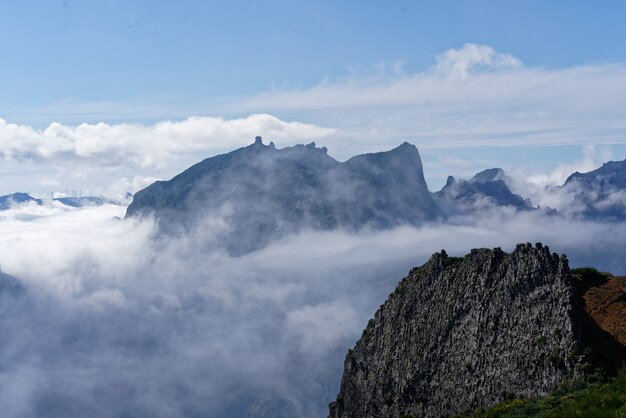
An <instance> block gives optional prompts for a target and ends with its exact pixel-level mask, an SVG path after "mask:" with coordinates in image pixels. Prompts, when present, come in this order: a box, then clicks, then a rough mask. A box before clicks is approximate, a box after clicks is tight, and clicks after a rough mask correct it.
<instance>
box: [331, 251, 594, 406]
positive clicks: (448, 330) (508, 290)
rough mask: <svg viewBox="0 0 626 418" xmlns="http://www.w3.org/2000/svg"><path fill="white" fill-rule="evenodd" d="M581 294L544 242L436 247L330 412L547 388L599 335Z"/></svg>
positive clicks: (378, 317) (352, 365) (359, 347)
mask: <svg viewBox="0 0 626 418" xmlns="http://www.w3.org/2000/svg"><path fill="white" fill-rule="evenodd" d="M580 300H581V298H580V295H578V294H577V291H576V288H575V287H574V286H573V285H572V277H571V274H570V270H569V267H568V261H567V258H566V257H565V256H558V255H557V254H552V253H550V250H549V248H548V247H546V246H542V245H541V244H537V245H536V246H534V247H533V246H531V245H530V244H520V245H518V246H517V247H516V249H515V250H514V251H513V252H512V253H511V254H507V253H504V252H503V251H502V250H500V249H499V248H496V249H493V250H490V249H477V250H472V251H471V253H470V254H468V255H466V256H465V257H463V258H457V257H449V256H447V254H446V253H445V251H442V252H441V253H437V254H434V255H433V257H432V258H431V259H430V260H429V261H428V262H427V263H426V264H424V265H423V266H422V267H419V268H414V269H412V270H411V271H410V273H409V275H408V276H407V277H406V278H404V279H403V280H402V281H401V282H400V284H399V285H398V286H397V288H396V289H395V291H394V292H393V293H392V294H391V295H390V296H389V299H388V300H387V301H386V302H385V303H384V305H382V306H381V307H380V309H379V310H378V311H377V312H376V314H375V316H374V318H373V319H372V320H370V321H369V323H368V325H367V327H366V329H365V331H364V332H363V335H362V337H361V339H360V340H359V341H358V342H357V343H356V346H355V347H354V349H352V350H350V351H349V352H348V354H347V356H346V360H345V365H344V374H343V378H342V381H341V388H340V391H339V394H338V396H337V400H336V401H335V402H333V403H332V404H331V405H330V416H331V417H398V416H401V415H414V416H418V417H422V416H427V417H434V416H442V415H454V414H459V413H461V412H462V411H464V410H466V409H468V408H469V409H474V408H479V407H489V406H492V405H494V404H496V403H497V402H499V401H502V400H503V399H504V398H506V397H508V396H511V395H515V396H523V397H539V396H543V395H547V394H548V393H550V392H551V391H553V390H554V389H556V388H557V387H558V386H559V385H560V384H561V383H562V382H563V381H564V380H566V379H569V378H572V377H573V376H575V375H576V374H578V373H579V371H578V370H579V369H580V367H578V366H577V365H579V364H581V363H582V362H584V361H585V360H586V359H585V356H584V355H582V354H580V353H582V352H583V351H582V348H583V346H585V342H584V341H585V338H586V336H588V337H589V338H595V336H594V335H591V334H589V333H588V332H587V331H586V328H585V327H584V326H583V315H584V311H583V310H582V309H581V308H580Z"/></svg>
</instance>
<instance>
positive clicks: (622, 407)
mask: <svg viewBox="0 0 626 418" xmlns="http://www.w3.org/2000/svg"><path fill="white" fill-rule="evenodd" d="M470 416H473V417H475V418H496V417H545V418H550V417H555V418H556V417H585V418H594V417H626V367H624V368H622V369H621V370H620V372H619V373H618V375H617V377H615V378H613V379H610V380H608V381H606V382H602V383H588V384H581V383H578V384H571V385H569V386H564V387H563V388H561V389H559V390H557V391H555V392H554V393H553V394H552V395H550V396H547V397H545V398H541V399H537V400H528V399H512V400H508V401H505V402H502V403H500V404H498V405H496V406H494V407H493V408H491V409H489V410H487V411H479V412H475V413H474V414H473V415H470Z"/></svg>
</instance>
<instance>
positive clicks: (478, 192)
mask: <svg viewBox="0 0 626 418" xmlns="http://www.w3.org/2000/svg"><path fill="white" fill-rule="evenodd" d="M505 179H506V175H505V174H504V171H503V170H502V169H500V168H490V169H488V170H484V171H481V172H480V173H477V174H476V175H475V176H474V177H472V178H471V179H469V180H463V179H459V180H457V179H455V178H454V177H452V176H449V177H448V180H447V181H446V185H445V186H444V187H443V188H442V189H441V190H440V191H438V192H437V193H435V198H436V199H437V202H438V203H439V204H440V206H441V207H443V208H444V209H446V211H447V212H448V213H449V214H456V213H466V212H474V211H482V210H484V209H485V208H489V207H497V206H499V207H502V206H509V207H512V208H515V209H517V210H529V209H532V204H531V203H530V201H529V200H528V199H524V198H522V197H521V196H520V195H517V194H515V193H513V192H511V190H510V189H509V187H508V186H507V184H506V182H505Z"/></svg>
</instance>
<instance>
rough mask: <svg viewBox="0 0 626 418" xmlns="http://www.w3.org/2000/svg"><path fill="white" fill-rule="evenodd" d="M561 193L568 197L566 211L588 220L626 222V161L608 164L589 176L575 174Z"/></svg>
mask: <svg viewBox="0 0 626 418" xmlns="http://www.w3.org/2000/svg"><path fill="white" fill-rule="evenodd" d="M559 191H560V192H564V193H566V194H567V195H568V196H569V198H568V199H567V200H568V202H567V211H568V212H570V213H573V214H576V215H580V216H582V217H584V218H587V219H593V220H606V221H616V222H619V221H623V220H625V219H626V160H624V161H609V162H606V163H604V164H603V165H602V167H600V168H598V169H596V170H593V171H590V172H588V173H579V172H575V173H574V174H572V175H571V176H569V177H568V178H567V180H566V181H565V183H564V184H563V186H562V187H560V188H559Z"/></svg>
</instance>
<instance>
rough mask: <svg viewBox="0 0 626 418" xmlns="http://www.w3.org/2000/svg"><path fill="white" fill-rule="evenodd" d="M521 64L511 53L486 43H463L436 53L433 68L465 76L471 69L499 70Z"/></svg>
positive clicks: (453, 74) (443, 72) (452, 74)
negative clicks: (498, 50)
mask: <svg viewBox="0 0 626 418" xmlns="http://www.w3.org/2000/svg"><path fill="white" fill-rule="evenodd" d="M521 66H522V62H521V61H520V60H519V59H517V58H515V57H514V56H512V55H511V54H501V53H497V52H496V51H495V50H494V49H493V48H491V47H490V46H486V45H476V44H465V45H463V47H461V48H459V49H449V50H447V51H445V52H444V53H442V54H440V55H438V56H437V62H436V64H435V70H436V71H437V72H438V73H441V74H443V75H450V76H453V77H459V78H466V77H467V75H468V74H469V72H470V71H472V70H473V69H490V70H500V69H512V68H518V67H521Z"/></svg>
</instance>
